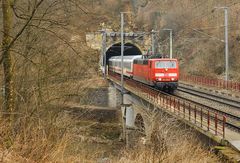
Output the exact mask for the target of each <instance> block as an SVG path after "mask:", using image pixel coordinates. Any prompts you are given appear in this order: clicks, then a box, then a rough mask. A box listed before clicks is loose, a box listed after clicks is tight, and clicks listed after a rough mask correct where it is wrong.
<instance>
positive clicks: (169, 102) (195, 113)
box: [109, 73, 227, 139]
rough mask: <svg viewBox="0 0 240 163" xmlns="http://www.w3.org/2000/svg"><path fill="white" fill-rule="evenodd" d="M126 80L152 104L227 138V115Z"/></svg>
mask: <svg viewBox="0 0 240 163" xmlns="http://www.w3.org/2000/svg"><path fill="white" fill-rule="evenodd" d="M109 75H110V76H111V77H112V78H115V79H116V80H120V76H119V75H117V74H111V73H110V74H109ZM124 81H125V83H126V84H127V85H128V86H130V87H131V88H134V90H136V92H138V93H137V95H139V96H140V97H143V98H145V99H146V100H148V101H149V102H151V103H152V104H154V105H156V106H159V107H161V108H163V109H165V110H167V111H170V112H171V113H173V114H174V115H175V116H177V117H180V118H182V119H184V120H186V121H188V122H189V123H191V124H193V125H194V126H197V127H200V128H202V129H203V130H204V131H212V132H213V133H214V134H215V135H216V136H221V137H222V138H223V139H224V138H225V127H226V124H227V121H226V116H224V115H221V114H219V113H217V112H213V111H210V110H208V109H207V108H203V107H200V106H198V105H196V104H191V103H190V102H186V101H185V100H182V99H180V98H177V97H174V96H170V95H168V94H166V93H163V92H160V91H158V90H155V89H154V88H152V87H149V86H147V85H145V84H142V83H140V82H136V81H134V80H131V79H128V78H125V79H124Z"/></svg>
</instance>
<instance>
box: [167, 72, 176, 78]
mask: <svg viewBox="0 0 240 163" xmlns="http://www.w3.org/2000/svg"><path fill="white" fill-rule="evenodd" d="M168 76H171V77H176V76H177V73H169V74H168ZM172 79H173V78H172Z"/></svg>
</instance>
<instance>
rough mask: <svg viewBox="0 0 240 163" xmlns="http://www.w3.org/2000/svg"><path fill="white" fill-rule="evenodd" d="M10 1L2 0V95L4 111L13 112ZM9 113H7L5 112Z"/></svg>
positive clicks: (11, 13) (11, 14)
mask: <svg viewBox="0 0 240 163" xmlns="http://www.w3.org/2000/svg"><path fill="white" fill-rule="evenodd" d="M11 5H12V1H11V0H2V12H3V41H2V48H3V52H2V61H3V69H4V97H5V100H4V102H5V107H4V111H5V112H8V113H10V112H13V110H14V99H15V97H14V83H13V74H14V73H13V63H12V56H11V53H10V44H11V42H12V37H11V30H12V16H13V12H12V8H11ZM6 115H9V114H6Z"/></svg>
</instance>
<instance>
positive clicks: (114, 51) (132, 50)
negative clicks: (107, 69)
mask: <svg viewBox="0 0 240 163" xmlns="http://www.w3.org/2000/svg"><path fill="white" fill-rule="evenodd" d="M124 45H125V48H124V56H131V55H142V52H141V50H140V49H139V48H138V47H137V46H136V45H134V44H133V43H125V44H124ZM120 55H121V43H116V44H113V45H112V46H111V47H110V48H108V50H107V51H106V56H107V58H106V62H107V65H108V60H109V58H111V57H113V56H120Z"/></svg>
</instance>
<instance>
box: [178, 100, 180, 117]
mask: <svg viewBox="0 0 240 163" xmlns="http://www.w3.org/2000/svg"><path fill="white" fill-rule="evenodd" d="M179 114H180V100H179V99H178V115H179Z"/></svg>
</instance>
